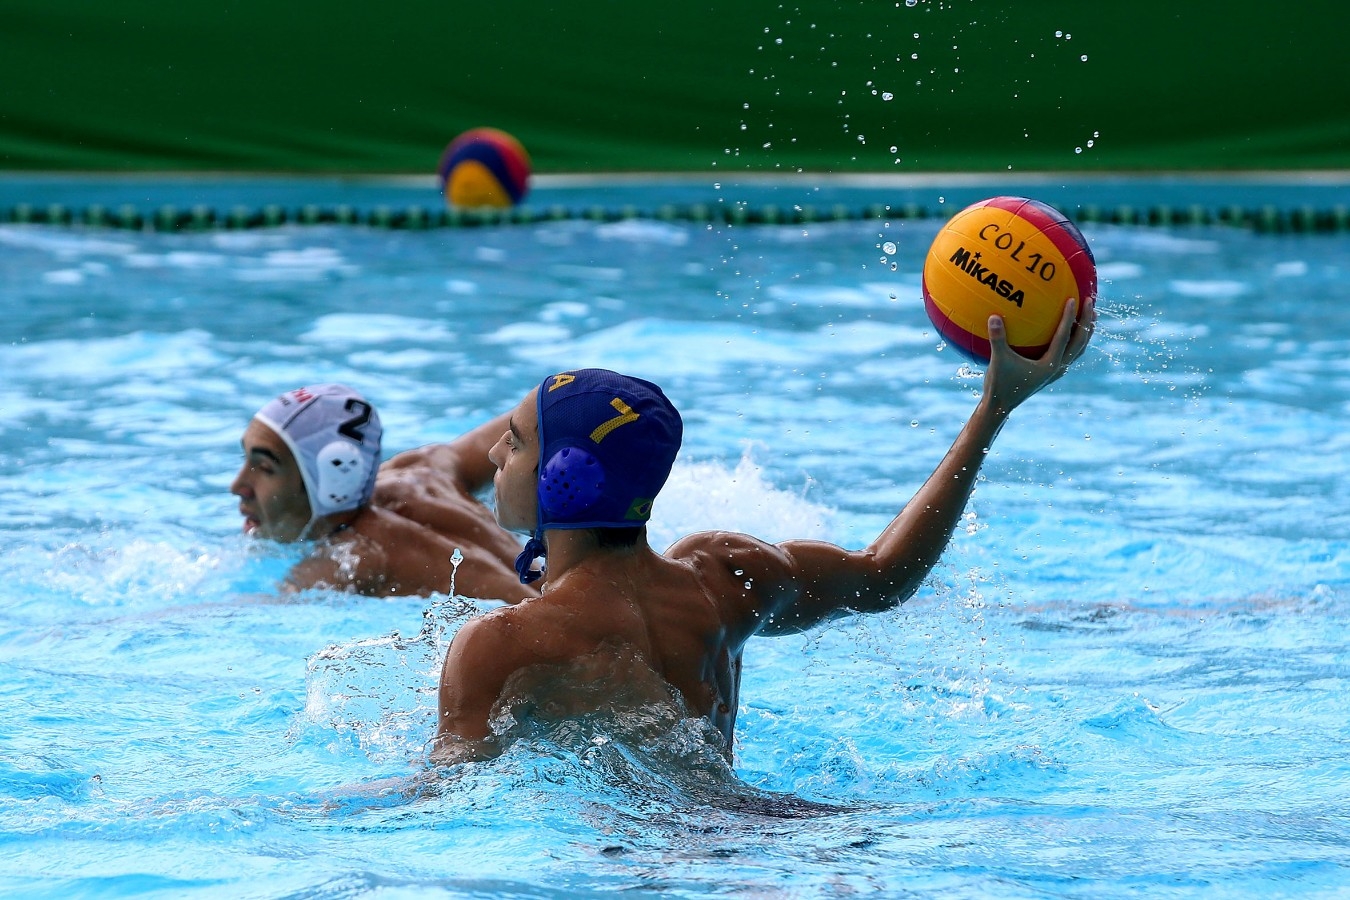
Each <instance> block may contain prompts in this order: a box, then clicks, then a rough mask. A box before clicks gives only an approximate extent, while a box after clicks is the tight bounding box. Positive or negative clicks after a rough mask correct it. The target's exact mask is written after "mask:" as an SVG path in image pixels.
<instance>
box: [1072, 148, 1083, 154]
mask: <svg viewBox="0 0 1350 900" xmlns="http://www.w3.org/2000/svg"><path fill="white" fill-rule="evenodd" d="M1073 152H1074V153H1082V152H1083V148H1082V147H1074V148H1073Z"/></svg>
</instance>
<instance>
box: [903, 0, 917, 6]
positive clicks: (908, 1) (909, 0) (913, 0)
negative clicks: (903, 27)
mask: <svg viewBox="0 0 1350 900" xmlns="http://www.w3.org/2000/svg"><path fill="white" fill-rule="evenodd" d="M905 5H906V6H918V5H919V0H905Z"/></svg>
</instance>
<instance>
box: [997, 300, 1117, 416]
mask: <svg viewBox="0 0 1350 900" xmlns="http://www.w3.org/2000/svg"><path fill="white" fill-rule="evenodd" d="M1077 313H1078V301H1077V300H1069V301H1068V302H1066V303H1065V304H1064V312H1063V314H1062V315H1060V317H1059V327H1058V328H1056V329H1055V336H1054V337H1053V338H1052V339H1051V341H1050V346H1049V347H1047V348H1046V351H1045V353H1043V354H1042V355H1041V358H1040V359H1027V358H1026V357H1025V356H1022V355H1021V354H1020V353H1018V352H1017V351H1016V350H1014V349H1012V348H1011V347H1009V346H1008V331H1007V328H1005V327H1004V324H1003V318H1002V317H1001V316H990V317H989V345H990V350H991V353H990V358H989V366H988V368H986V369H985V372H984V396H983V398H982V402H983V403H985V404H988V406H989V407H990V408H991V409H992V410H993V411H994V412H995V413H997V414H998V415H999V416H1000V417H1003V416H1007V415H1008V413H1010V412H1012V411H1013V410H1014V409H1016V408H1017V407H1019V406H1021V405H1022V403H1023V402H1024V401H1026V399H1027V398H1028V397H1030V396H1031V395H1033V394H1035V393H1036V392H1037V391H1039V390H1040V389H1041V388H1043V387H1045V386H1046V385H1047V384H1050V383H1051V382H1053V381H1055V380H1056V379H1058V378H1059V377H1060V376H1062V375H1063V374H1064V373H1065V372H1066V371H1068V369H1069V366H1070V365H1072V364H1073V362H1074V361H1075V360H1077V359H1078V357H1080V356H1082V355H1083V351H1084V350H1086V349H1087V345H1088V341H1089V340H1091V338H1092V331H1093V329H1094V328H1095V327H1096V324H1097V310H1096V309H1095V308H1089V309H1088V311H1087V315H1086V316H1084V318H1083V321H1082V322H1081V323H1079V324H1078V326H1077V327H1074V317H1075V316H1076V315H1077Z"/></svg>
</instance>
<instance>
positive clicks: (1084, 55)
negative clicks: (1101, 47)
mask: <svg viewBox="0 0 1350 900" xmlns="http://www.w3.org/2000/svg"><path fill="white" fill-rule="evenodd" d="M1078 59H1079V61H1080V62H1087V54H1086V53H1084V54H1083V55H1082V56H1080V57H1078Z"/></svg>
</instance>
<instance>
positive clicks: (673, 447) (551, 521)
mask: <svg viewBox="0 0 1350 900" xmlns="http://www.w3.org/2000/svg"><path fill="white" fill-rule="evenodd" d="M683 434H684V424H683V422H681V420H680V414H679V413H678V412H677V411H676V410H675V407H674V406H673V405H672V404H671V402H670V401H669V400H668V399H666V395H665V394H664V393H662V392H661V389H660V388H659V387H657V386H656V385H654V384H652V383H651V382H650V381H643V380H642V379H640V378H632V377H630V376H628V375H620V374H619V373H618V372H611V371H609V370H607V369H577V370H576V371H572V372H562V373H560V374H558V375H550V376H549V377H548V378H545V379H544V381H543V383H542V384H540V385H539V530H540V531H541V532H542V531H543V530H544V529H546V528H637V527H640V526H642V525H644V524H646V522H647V520H648V519H650V518H651V515H652V503H653V502H654V501H655V500H656V495H657V494H658V493H659V492H660V490H661V488H662V486H663V485H665V483H666V478H667V477H669V475H670V469H671V466H673V465H674V464H675V455H676V454H677V453H678V452H679V450H680V438H681V437H682V435H683Z"/></svg>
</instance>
